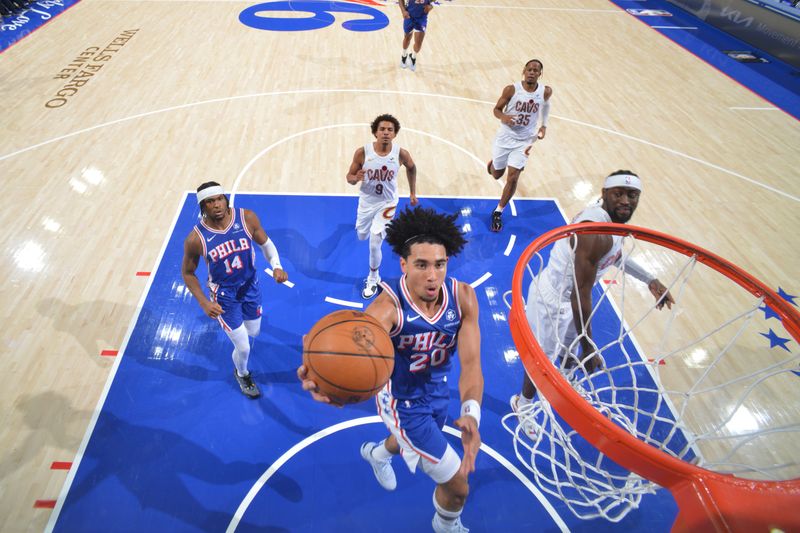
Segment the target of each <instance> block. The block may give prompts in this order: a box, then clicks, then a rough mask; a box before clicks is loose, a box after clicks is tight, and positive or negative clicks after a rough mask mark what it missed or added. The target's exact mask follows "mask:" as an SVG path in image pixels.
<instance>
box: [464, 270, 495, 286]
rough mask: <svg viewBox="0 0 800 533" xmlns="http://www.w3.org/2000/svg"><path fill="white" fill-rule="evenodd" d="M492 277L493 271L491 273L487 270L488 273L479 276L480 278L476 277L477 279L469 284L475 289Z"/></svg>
mask: <svg viewBox="0 0 800 533" xmlns="http://www.w3.org/2000/svg"><path fill="white" fill-rule="evenodd" d="M491 277H492V273H491V272H487V273H486V274H484V275H483V276H481V277H479V278H478V279H476V280H475V281H473V282H472V283H470V284H469V286H470V287H472V288H473V289H475V288H477V287H480V286H481V284H482V283H483V282H484V281H486V280H487V279H489V278H491Z"/></svg>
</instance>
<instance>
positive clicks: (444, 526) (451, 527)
mask: <svg viewBox="0 0 800 533" xmlns="http://www.w3.org/2000/svg"><path fill="white" fill-rule="evenodd" d="M431 525H432V526H433V530H434V531H435V532H436V533H469V529H467V528H466V527H464V524H462V523H461V518H460V517H459V518H456V519H455V520H454V521H452V522H446V521H445V520H444V519H443V518H442V517H441V516H439V513H434V514H433V521H432V522H431Z"/></svg>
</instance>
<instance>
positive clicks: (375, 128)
mask: <svg viewBox="0 0 800 533" xmlns="http://www.w3.org/2000/svg"><path fill="white" fill-rule="evenodd" d="M381 122H391V123H392V124H394V134H395V135H397V134H398V133H400V121H399V120H397V119H396V118H394V117H393V116H392V115H389V114H388V113H384V114H383V115H378V116H377V117H375V120H373V121H372V124H370V126H369V127H370V129H371V130H372V134H373V135H374V134H376V133H378V126H379V125H380V123H381Z"/></svg>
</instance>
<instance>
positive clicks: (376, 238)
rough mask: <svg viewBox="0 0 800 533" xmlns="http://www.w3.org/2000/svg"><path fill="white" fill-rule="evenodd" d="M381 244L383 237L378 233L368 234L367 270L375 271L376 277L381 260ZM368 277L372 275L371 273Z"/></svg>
mask: <svg viewBox="0 0 800 533" xmlns="http://www.w3.org/2000/svg"><path fill="white" fill-rule="evenodd" d="M382 244H383V237H382V236H381V234H380V233H370V234H369V269H370V270H373V271H375V275H376V276H377V275H378V268H380V266H381V261H382V260H383V252H382V251H381V245H382ZM370 275H372V273H371V272H370Z"/></svg>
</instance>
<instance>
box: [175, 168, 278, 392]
mask: <svg viewBox="0 0 800 533" xmlns="http://www.w3.org/2000/svg"><path fill="white" fill-rule="evenodd" d="M197 203H198V204H199V205H200V213H201V215H202V219H201V221H200V222H199V223H198V224H197V225H196V226H195V227H194V228H193V229H192V231H191V233H189V236H188V237H186V241H185V242H184V245H183V264H182V266H181V271H182V275H183V282H184V283H185V284H186V288H187V289H189V292H191V293H192V295H193V296H194V297H195V298H196V299H197V303H199V304H200V307H201V308H202V309H203V312H204V313H205V314H206V315H208V316H209V317H210V318H213V319H215V320H217V321H218V322H219V324H220V326H222V329H223V330H224V331H225V334H226V335H228V338H229V339H230V340H231V342H232V343H233V354H232V357H233V365H234V367H235V368H234V370H233V375H234V377H235V378H236V381H237V382H238V383H239V388H241V390H242V393H244V394H245V396H247V397H248V398H258V397H259V396H260V394H261V393H260V392H259V390H258V386H257V385H256V383H255V381H253V378H252V376H251V375H250V371H249V370H248V368H247V361H248V359H249V357H250V339H249V337H256V336H258V334H259V332H260V331H261V289H260V287H259V284H258V272H257V270H256V268H255V260H256V258H255V247H256V246H257V247H258V248H260V249H261V251H262V253H263V254H264V257H265V258H266V259H267V261H269V263H270V265H271V266H272V269H273V274H272V277H273V278H274V279H275V281H276V282H278V283H283V282H284V281H286V280H287V279H288V276H287V274H286V272H285V271H284V270H283V268H282V267H281V261H280V257H279V256H278V250H277V249H276V248H275V244H274V243H273V242H272V241H271V240H270V238H269V237H268V236H267V234H266V233H265V232H264V229H263V228H262V227H261V221H260V220H259V219H258V217H257V216H256V214H255V213H253V212H252V211H250V210H248V209H236V210H235V209H231V208H230V206H229V203H228V198H227V196H225V191H224V189H223V188H222V186H221V185H220V184H219V183H217V182H215V181H209V182H206V183H203V184H202V185H200V187H198V188H197ZM200 257H203V258H204V259H205V261H206V265H207V266H208V287H209V289H210V296H211V298H210V299H209V298H206V295H205V294H204V293H203V289H202V288H201V286H200V280H198V279H197V275H196V274H195V271H196V270H197V266H198V263H199V262H200Z"/></svg>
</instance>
